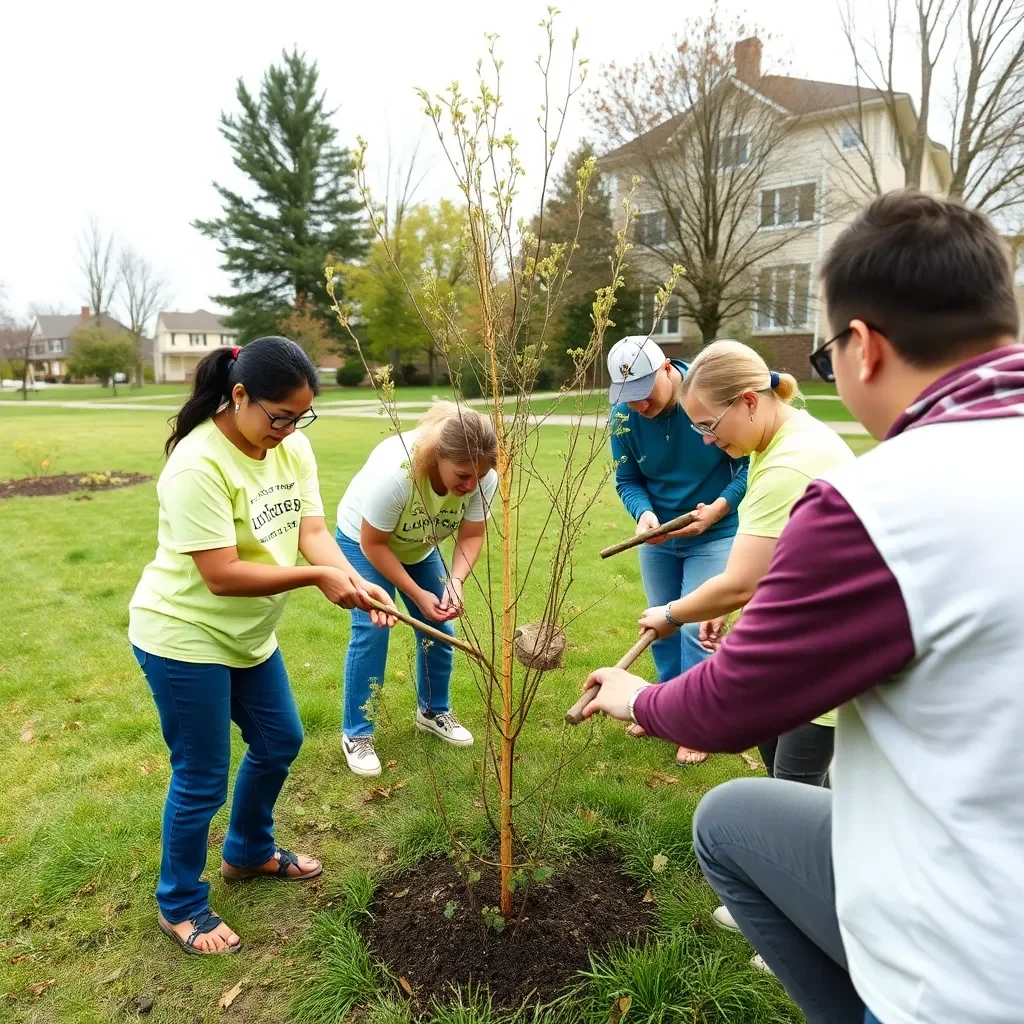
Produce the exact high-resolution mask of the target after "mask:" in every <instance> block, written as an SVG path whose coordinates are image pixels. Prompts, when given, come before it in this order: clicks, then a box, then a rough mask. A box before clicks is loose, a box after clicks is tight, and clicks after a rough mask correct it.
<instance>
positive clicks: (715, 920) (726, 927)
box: [711, 914, 743, 935]
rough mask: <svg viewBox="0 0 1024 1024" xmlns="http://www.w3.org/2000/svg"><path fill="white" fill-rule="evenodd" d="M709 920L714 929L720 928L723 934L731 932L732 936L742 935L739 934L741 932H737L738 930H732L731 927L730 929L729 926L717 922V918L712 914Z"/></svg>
mask: <svg viewBox="0 0 1024 1024" xmlns="http://www.w3.org/2000/svg"><path fill="white" fill-rule="evenodd" d="M711 920H712V922H713V923H714V925H715V927H716V928H721V930H722V931H723V932H732V933H733V935H742V934H743V932H741V931H740V930H739V928H733V927H732V926H731V925H728V924H722V922H721V921H719V920H718V918H717V917H715V915H714V914H712V915H711Z"/></svg>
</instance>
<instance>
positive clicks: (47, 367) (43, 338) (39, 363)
mask: <svg viewBox="0 0 1024 1024" xmlns="http://www.w3.org/2000/svg"><path fill="white" fill-rule="evenodd" d="M90 325H98V326H100V327H102V328H103V329H104V330H107V331H110V332H111V333H113V334H129V333H130V332H129V331H128V328H127V327H125V326H124V324H122V323H120V322H119V321H118V320H115V319H114V318H113V317H112V316H110V314H109V313H100V314H99V315H98V316H94V315H93V314H92V313H91V312H90V311H89V307H88V306H83V307H82V311H81V313H70V314H66V315H57V316H37V317H36V319H35V323H34V324H33V325H32V337H31V341H30V345H31V348H30V350H29V354H30V359H29V361H30V362H31V363H32V372H33V374H34V375H35V376H36V377H41V378H43V379H44V380H47V379H49V380H57V379H60V378H62V377H66V376H67V374H68V372H69V371H68V360H69V359H70V358H71V350H72V346H73V345H74V335H75V331H77V330H78V329H79V328H81V327H86V326H90Z"/></svg>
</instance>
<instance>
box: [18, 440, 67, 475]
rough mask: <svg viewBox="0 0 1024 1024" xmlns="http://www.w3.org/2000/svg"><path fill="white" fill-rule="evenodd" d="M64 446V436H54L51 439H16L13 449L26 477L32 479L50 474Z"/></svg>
mask: <svg viewBox="0 0 1024 1024" xmlns="http://www.w3.org/2000/svg"><path fill="white" fill-rule="evenodd" d="M63 447H64V441H63V438H54V439H52V440H49V441H29V442H25V441H15V443H14V444H12V445H11V450H12V451H13V452H14V457H15V458H16V459H17V460H18V462H19V464H20V465H21V467H22V469H23V470H24V475H25V477H26V478H29V479H31V478H33V477H39V476H48V475H49V474H50V473H51V472H52V470H53V467H54V465H55V463H56V462H57V457H58V456H59V455H60V452H61V449H62V448H63Z"/></svg>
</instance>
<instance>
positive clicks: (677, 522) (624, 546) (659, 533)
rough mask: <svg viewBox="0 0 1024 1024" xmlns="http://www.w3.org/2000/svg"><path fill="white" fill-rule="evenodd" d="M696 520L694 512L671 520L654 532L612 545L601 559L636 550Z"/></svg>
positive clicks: (648, 531) (646, 532)
mask: <svg viewBox="0 0 1024 1024" xmlns="http://www.w3.org/2000/svg"><path fill="white" fill-rule="evenodd" d="M696 518H697V517H696V516H695V515H694V514H693V513H692V512H687V513H686V515H682V516H676V518H675V519H670V520H669V521H668V522H667V523H662V524H661V526H656V527H655V528H654V529H653V530H645V531H644V532H643V533H638V534H637V535H636V536H635V537H630V538H629V540H620V541H619V543H618V544H612V545H611V547H607V548H604V550H603V551H602V552H601V557H602V558H609V557H611V556H612V555H617V554H618V553H619V552H620V551H628V550H629V549H630V548H635V547H636V546H637V545H638V544H645V543H646V542H647V541H649V540H651V539H652V538H654V537H664V536H666V534H669V533H674V532H675V531H676V530H681V529H682V528H683V527H684V526H689V525H690V523H692V522H693V521H694V519H696Z"/></svg>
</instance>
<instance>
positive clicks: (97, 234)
mask: <svg viewBox="0 0 1024 1024" xmlns="http://www.w3.org/2000/svg"><path fill="white" fill-rule="evenodd" d="M78 256H79V267H80V268H81V270H82V275H83V277H84V278H85V284H86V293H87V295H88V298H89V308H90V309H91V310H92V315H93V316H94V317H95V318H96V322H97V324H98V323H99V315H100V313H106V312H108V311H109V309H110V304H111V302H112V301H113V298H114V294H115V292H116V290H117V280H118V277H117V266H116V263H115V260H114V236H113V234H110V235H105V234H104V233H103V229H102V228H101V227H100V225H99V221H98V220H97V219H96V218H95V217H90V218H89V223H88V224H87V225H86V227H85V230H84V231H83V232H82V235H81V238H79V240H78Z"/></svg>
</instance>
